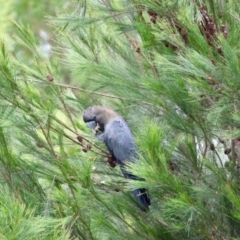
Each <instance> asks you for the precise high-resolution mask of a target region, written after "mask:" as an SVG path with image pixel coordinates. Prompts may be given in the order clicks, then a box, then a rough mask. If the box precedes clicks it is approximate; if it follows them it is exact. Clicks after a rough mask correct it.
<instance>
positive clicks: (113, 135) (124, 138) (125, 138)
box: [83, 106, 151, 211]
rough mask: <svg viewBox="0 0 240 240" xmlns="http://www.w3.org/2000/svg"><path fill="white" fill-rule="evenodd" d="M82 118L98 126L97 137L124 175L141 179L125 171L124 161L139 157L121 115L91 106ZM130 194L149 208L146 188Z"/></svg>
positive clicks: (132, 138)
mask: <svg viewBox="0 0 240 240" xmlns="http://www.w3.org/2000/svg"><path fill="white" fill-rule="evenodd" d="M83 120H84V122H86V124H87V125H88V126H89V127H91V128H95V129H96V128H98V130H100V131H101V132H102V134H99V135H98V138H99V139H100V140H101V141H103V142H104V143H105V144H106V146H107V148H108V150H109V152H110V154H111V155H112V158H113V160H114V161H116V162H117V164H119V165H120V168H121V171H122V173H123V175H124V177H125V178H126V179H133V180H143V179H141V178H140V177H137V176H134V175H132V174H131V173H129V172H127V171H126V170H125V167H124V165H125V163H126V162H128V161H132V160H137V161H139V159H138V153H137V146H136V143H135V140H134V137H133V134H132V132H131V130H130V128H129V126H128V124H127V123H126V121H125V120H124V119H123V117H121V116H120V115H119V114H117V113H116V112H115V111H113V110H112V109H110V108H108V107H105V106H92V107H89V108H87V109H86V110H85V111H84V113H83ZM132 195H133V196H134V197H135V199H137V200H138V202H139V203H140V206H141V207H140V208H141V209H142V210H144V211H146V210H148V209H149V205H150V204H151V203H150V198H149V196H148V193H147V190H146V189H144V188H139V189H135V190H133V191H132Z"/></svg>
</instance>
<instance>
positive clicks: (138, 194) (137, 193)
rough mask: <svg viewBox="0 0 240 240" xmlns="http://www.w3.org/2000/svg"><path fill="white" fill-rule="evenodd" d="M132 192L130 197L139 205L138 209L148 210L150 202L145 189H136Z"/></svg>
mask: <svg viewBox="0 0 240 240" xmlns="http://www.w3.org/2000/svg"><path fill="white" fill-rule="evenodd" d="M131 192H132V195H133V196H134V197H135V199H136V200H137V201H138V202H139V203H140V209H141V210H142V211H147V210H149V206H150V205H151V200H150V198H149V195H148V192H147V190H146V189H145V188H138V189H135V190H133V191H131Z"/></svg>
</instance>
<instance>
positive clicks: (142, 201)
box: [121, 166, 151, 211]
mask: <svg viewBox="0 0 240 240" xmlns="http://www.w3.org/2000/svg"><path fill="white" fill-rule="evenodd" d="M121 170H122V173H123V175H124V177H125V178H126V179H131V180H137V181H145V180H144V179H143V178H140V177H137V176H135V175H133V174H131V173H129V172H127V171H126V170H125V169H124V167H123V166H121ZM131 193H132V195H133V196H134V198H135V199H136V200H137V201H138V202H139V207H140V209H141V210H142V211H147V210H149V206H150V205H151V200H150V197H149V195H148V191H147V189H145V188H137V189H135V190H132V191H131Z"/></svg>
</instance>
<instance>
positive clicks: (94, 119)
mask: <svg viewBox="0 0 240 240" xmlns="http://www.w3.org/2000/svg"><path fill="white" fill-rule="evenodd" d="M117 116H118V114H117V113H116V112H115V111H113V110H112V109H111V108H109V107H106V106H92V107H89V108H87V109H86V110H85V111H84V112H83V120H84V122H85V123H86V124H87V125H88V126H89V127H90V128H96V127H97V126H98V127H99V130H100V131H102V132H103V131H104V129H105V126H106V125H107V124H108V123H109V122H110V121H111V120H112V119H114V118H115V117H117Z"/></svg>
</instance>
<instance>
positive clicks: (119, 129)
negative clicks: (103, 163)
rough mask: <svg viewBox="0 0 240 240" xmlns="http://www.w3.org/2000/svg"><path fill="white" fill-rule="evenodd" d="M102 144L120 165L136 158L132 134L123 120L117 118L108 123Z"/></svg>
mask: <svg viewBox="0 0 240 240" xmlns="http://www.w3.org/2000/svg"><path fill="white" fill-rule="evenodd" d="M104 142H105V144H106V146H107V147H108V149H109V151H110V152H111V153H112V155H113V157H115V158H116V160H117V162H118V163H119V164H121V165H123V164H124V162H125V161H131V160H133V159H135V158H137V149H136V144H135V141H134V138H133V134H132V132H131V130H130V128H129V126H128V124H127V123H126V122H125V121H124V119H123V118H121V117H118V118H115V119H113V120H112V121H111V122H110V123H108V125H107V127H106V128H105V131H104Z"/></svg>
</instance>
